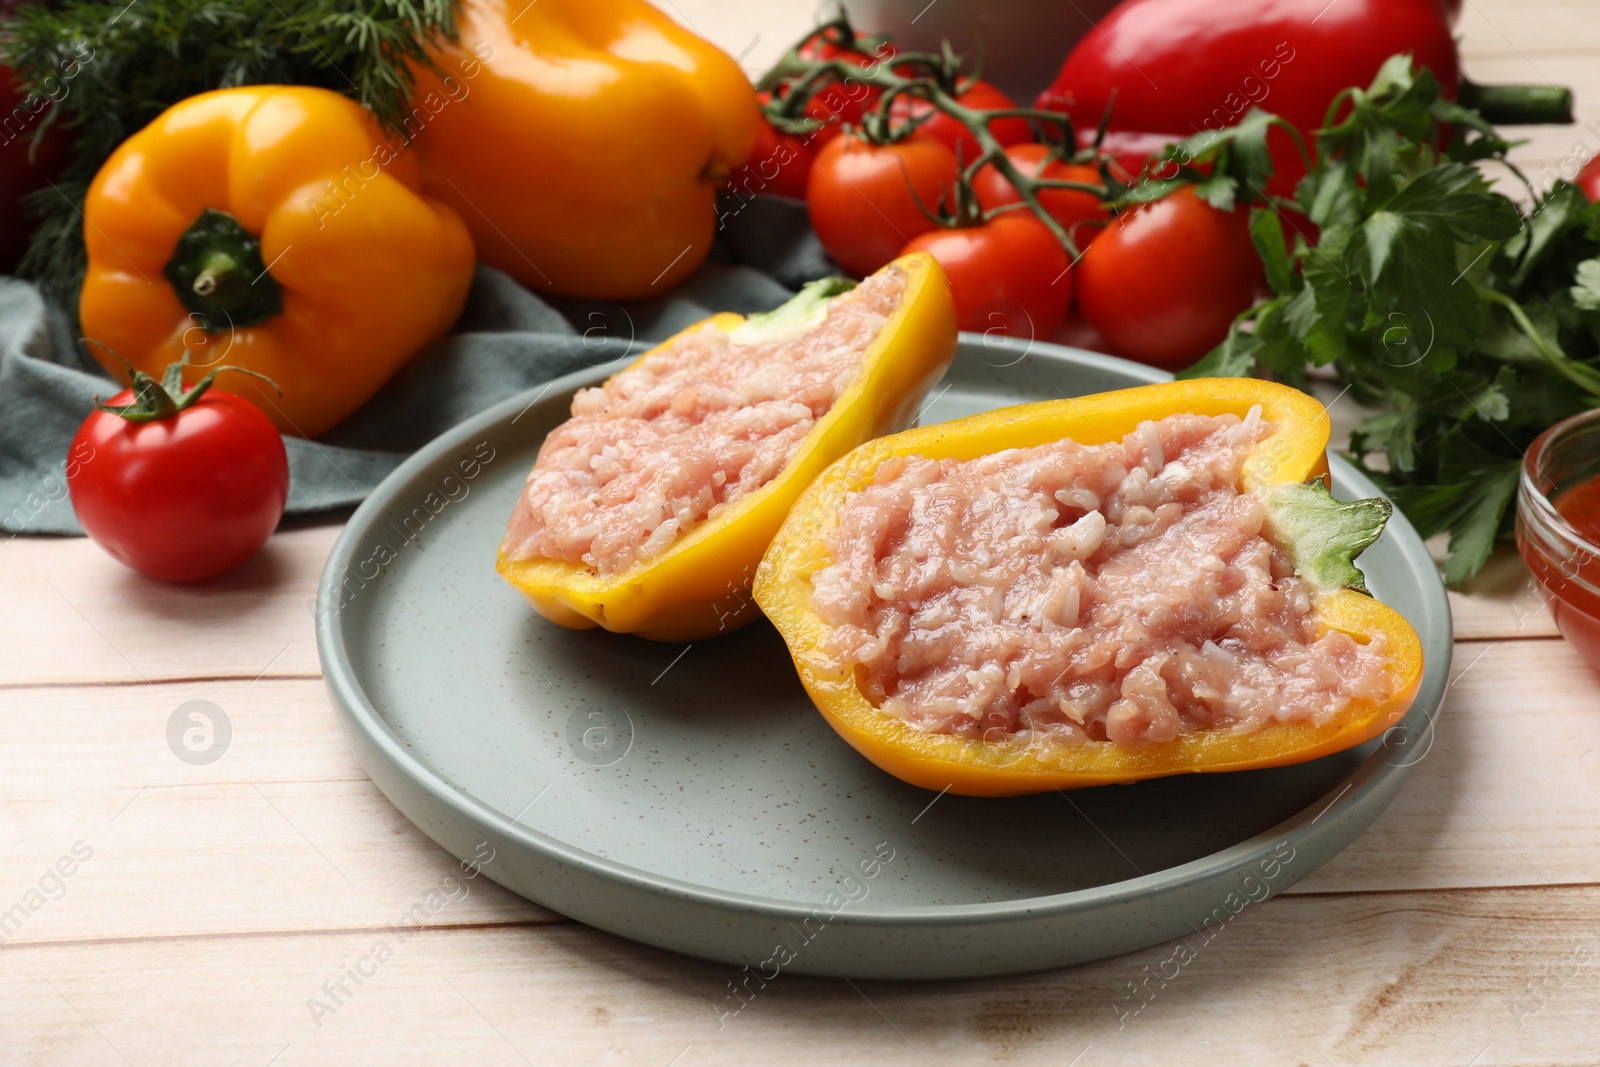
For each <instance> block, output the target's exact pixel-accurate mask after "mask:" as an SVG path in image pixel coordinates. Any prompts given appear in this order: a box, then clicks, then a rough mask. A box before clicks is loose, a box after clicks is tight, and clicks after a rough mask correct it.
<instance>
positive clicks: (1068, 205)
mask: <svg viewBox="0 0 1600 1067" xmlns="http://www.w3.org/2000/svg"><path fill="white" fill-rule="evenodd" d="M1006 158H1008V159H1010V160H1011V162H1012V163H1013V164H1015V165H1016V168H1017V169H1018V170H1020V171H1022V173H1023V174H1026V175H1028V176H1029V177H1033V178H1045V179H1049V180H1052V181H1072V182H1086V183H1087V184H1090V185H1100V184H1102V181H1101V178H1100V171H1099V170H1097V169H1096V168H1094V167H1091V166H1088V165H1087V164H1081V163H1066V162H1063V161H1062V160H1059V159H1054V160H1050V162H1048V163H1047V162H1045V161H1046V160H1047V159H1049V158H1050V149H1048V148H1046V147H1045V146H1044V145H1042V144H1019V145H1012V146H1011V147H1010V148H1007V149H1006ZM1041 167H1042V168H1043V169H1041ZM972 189H973V192H975V193H977V194H978V203H979V204H980V205H982V207H983V210H985V211H993V210H994V209H995V208H997V207H1004V206H1005V205H1006V204H1018V203H1021V202H1022V197H1020V196H1018V195H1017V191H1016V190H1015V189H1013V188H1012V187H1011V183H1010V182H1008V181H1006V179H1005V177H1004V176H1003V175H1002V174H1001V173H1000V172H999V171H998V170H996V169H995V167H994V165H993V164H990V165H989V166H987V167H984V168H983V169H982V170H980V171H978V173H977V174H976V175H975V176H974V177H973V179H972ZM1039 204H1040V206H1041V207H1043V208H1044V209H1045V211H1047V212H1049V214H1050V217H1051V218H1053V219H1055V220H1056V221H1057V222H1059V223H1061V225H1062V226H1064V227H1066V229H1067V231H1068V232H1069V233H1071V232H1072V227H1073V226H1074V225H1075V224H1077V223H1079V222H1084V221H1087V220H1090V219H1108V218H1110V217H1111V212H1110V211H1109V210H1108V209H1107V208H1104V207H1102V206H1101V205H1100V200H1099V198H1098V197H1096V196H1095V195H1094V194H1093V193H1083V192H1079V191H1078V190H1076V189H1044V190H1041V191H1040V193H1039ZM1099 229H1100V228H1099V227H1098V226H1081V227H1079V228H1078V230H1077V232H1076V233H1075V234H1074V235H1073V239H1074V240H1075V241H1077V242H1078V247H1079V248H1083V247H1085V246H1086V245H1087V244H1088V243H1089V242H1090V241H1092V240H1094V238H1095V235H1096V234H1097V233H1098V232H1099Z"/></svg>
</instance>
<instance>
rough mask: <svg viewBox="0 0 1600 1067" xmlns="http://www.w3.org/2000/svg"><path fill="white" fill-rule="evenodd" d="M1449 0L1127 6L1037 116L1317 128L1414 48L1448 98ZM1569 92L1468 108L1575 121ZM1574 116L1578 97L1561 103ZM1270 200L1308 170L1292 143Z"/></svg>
mask: <svg viewBox="0 0 1600 1067" xmlns="http://www.w3.org/2000/svg"><path fill="white" fill-rule="evenodd" d="M1451 8H1452V4H1451V2H1450V0H1335V2H1334V3H1329V2H1328V0H1125V2H1124V3H1122V4H1121V5H1119V6H1118V7H1116V8H1115V9H1113V10H1112V11H1111V13H1110V14H1108V15H1107V16H1106V17H1105V18H1104V19H1103V20H1102V21H1101V22H1100V24H1099V26H1098V27H1097V29H1096V32H1094V33H1090V34H1087V35H1086V36H1085V37H1084V38H1083V39H1082V40H1081V41H1080V42H1079V43H1078V45H1077V47H1076V48H1074V49H1073V50H1072V52H1071V54H1069V55H1068V56H1067V59H1066V62H1065V63H1064V64H1063V65H1062V67H1061V73H1060V74H1058V75H1057V76H1056V80H1055V83H1054V84H1053V85H1051V86H1050V88H1048V89H1046V90H1045V91H1044V92H1043V93H1041V94H1040V96H1039V101H1038V104H1039V106H1040V107H1041V108H1048V109H1051V110H1056V111H1065V112H1067V113H1068V114H1070V115H1071V116H1072V119H1073V122H1074V123H1075V124H1076V125H1077V126H1078V127H1079V129H1080V130H1092V129H1094V127H1095V125H1096V124H1097V123H1098V122H1100V120H1101V118H1102V116H1103V115H1104V114H1105V112H1106V109H1107V107H1108V106H1110V105H1112V101H1113V98H1112V94H1113V92H1114V93H1115V94H1116V95H1115V104H1114V106H1112V107H1111V126H1110V128H1111V130H1112V131H1115V132H1117V133H1119V134H1122V135H1124V136H1125V137H1126V136H1130V135H1135V134H1164V135H1166V137H1167V139H1169V140H1173V141H1177V140H1182V139H1183V138H1186V137H1190V136H1193V135H1194V134H1196V133H1198V132H1200V131H1202V130H1205V129H1221V128H1222V127H1225V126H1231V125H1233V124H1234V123H1235V122H1237V121H1238V120H1239V119H1240V118H1241V117H1243V115H1244V114H1245V112H1247V111H1248V110H1249V109H1250V108H1251V107H1260V108H1261V109H1263V110H1265V111H1271V112H1274V113H1276V114H1278V115H1280V116H1282V117H1283V118H1284V119H1287V120H1288V121H1289V122H1290V123H1292V124H1293V125H1294V126H1295V127H1296V128H1297V129H1299V130H1300V131H1301V132H1302V134H1309V133H1310V132H1311V131H1313V130H1315V129H1317V128H1318V127H1320V126H1321V125H1322V123H1323V120H1324V118H1325V117H1326V114H1327V109H1328V105H1329V104H1330V103H1332V101H1333V99H1334V97H1335V96H1337V95H1338V94H1339V93H1340V92H1341V91H1343V90H1344V89H1347V88H1349V87H1350V86H1352V85H1366V84H1368V83H1369V82H1371V80H1372V79H1373V77H1374V76H1375V75H1376V74H1377V73H1378V68H1379V67H1380V66H1382V65H1383V62H1384V60H1386V59H1388V58H1389V57H1390V56H1392V55H1394V54H1396V53H1399V52H1409V53H1410V54H1411V55H1412V57H1413V58H1414V59H1415V60H1416V62H1417V63H1418V64H1419V65H1420V66H1424V67H1427V68H1428V69H1429V70H1431V71H1432V72H1433V76H1434V77H1435V78H1437V79H1438V81H1439V83H1440V85H1441V86H1442V87H1443V89H1444V94H1445V95H1446V96H1447V97H1449V98H1451V99H1455V98H1456V97H1457V95H1458V93H1461V92H1462V81H1461V65H1460V60H1459V57H1458V56H1457V53H1456V43H1455V40H1454V38H1453V37H1452V35H1451V30H1450V22H1451V18H1452V11H1451ZM1563 92H1564V91H1562V90H1554V91H1552V90H1550V89H1548V88H1543V89H1535V88H1532V87H1529V88H1527V89H1520V88H1519V89H1510V88H1507V89H1496V90H1491V91H1488V92H1486V93H1480V94H1478V95H1477V96H1476V97H1474V98H1473V99H1472V100H1470V101H1464V102H1470V103H1472V104H1473V105H1474V106H1477V107H1479V108H1481V109H1482V110H1484V111H1485V114H1486V115H1487V116H1488V117H1489V118H1490V120H1491V121H1511V118H1510V112H1501V113H1500V114H1499V115H1496V114H1493V113H1491V111H1492V108H1491V105H1504V106H1506V107H1508V108H1510V109H1512V110H1513V111H1515V114H1516V121H1523V122H1526V121H1534V122H1539V121H1545V122H1557V121H1568V122H1570V121H1571V118H1570V114H1567V115H1565V117H1563V115H1562V112H1563ZM1564 99H1565V105H1564V106H1565V109H1566V110H1567V111H1568V112H1569V111H1570V95H1567V96H1565V98H1564ZM1270 144H1271V148H1272V159H1273V168H1274V175H1273V179H1272V182H1271V185H1270V187H1269V190H1268V191H1270V192H1274V193H1285V194H1286V193H1291V192H1292V191H1293V189H1294V185H1295V183H1296V182H1297V181H1299V179H1300V177H1301V176H1302V175H1303V174H1304V173H1305V169H1304V166H1303V165H1302V163H1301V161H1300V156H1299V152H1298V150H1297V149H1296V148H1295V146H1294V143H1293V139H1292V138H1291V137H1290V136H1289V135H1288V134H1287V133H1286V132H1284V131H1275V132H1274V135H1273V137H1272V140H1271V142H1270Z"/></svg>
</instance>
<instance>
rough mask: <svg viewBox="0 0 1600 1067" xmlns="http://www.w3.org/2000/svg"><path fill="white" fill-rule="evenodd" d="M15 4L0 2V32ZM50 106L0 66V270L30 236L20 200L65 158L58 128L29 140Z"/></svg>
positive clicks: (11, 267)
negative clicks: (20, 84) (44, 110)
mask: <svg viewBox="0 0 1600 1067" xmlns="http://www.w3.org/2000/svg"><path fill="white" fill-rule="evenodd" d="M17 3H18V0H0V34H3V33H4V32H5V29H4V23H5V20H6V19H7V18H8V17H10V15H11V12H12V9H13V8H15V7H16V6H17ZM52 104H53V101H51V100H49V99H47V98H42V97H40V96H33V97H30V96H29V95H28V94H26V93H24V92H22V90H21V89H19V88H18V87H17V85H16V83H15V82H14V81H13V80H12V73H11V68H10V67H8V66H5V65H4V64H0V274H10V273H12V272H13V271H15V270H16V269H17V261H18V260H20V259H21V258H22V253H23V252H24V251H26V250H27V247H28V238H29V237H31V236H32V235H33V229H34V220H32V219H30V218H29V217H28V216H27V213H26V212H25V211H24V210H23V207H22V198H23V197H24V196H26V195H28V194H29V193H31V192H33V191H34V190H35V189H42V188H44V186H45V184H46V183H47V181H49V180H53V179H54V178H55V177H56V176H57V175H58V174H60V173H61V168H62V166H63V164H64V163H65V162H66V160H65V155H64V153H63V151H62V134H61V133H60V131H59V130H56V129H52V130H50V131H49V132H47V133H46V134H45V136H44V137H43V138H42V139H41V140H40V142H39V143H38V145H37V146H35V145H34V143H33V141H34V134H35V132H36V130H37V126H38V123H39V120H40V118H42V117H43V116H42V111H43V109H44V108H46V107H50V106H52Z"/></svg>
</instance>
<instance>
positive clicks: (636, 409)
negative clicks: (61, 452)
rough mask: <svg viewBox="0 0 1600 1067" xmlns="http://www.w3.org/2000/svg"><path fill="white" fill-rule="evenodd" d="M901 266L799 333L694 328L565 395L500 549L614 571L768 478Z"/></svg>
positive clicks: (830, 392)
mask: <svg viewBox="0 0 1600 1067" xmlns="http://www.w3.org/2000/svg"><path fill="white" fill-rule="evenodd" d="M905 285H906V276H905V273H904V272H903V271H902V270H900V269H899V268H898V267H891V268H890V269H888V270H884V271H881V272H879V273H878V274H876V275H873V276H872V277H871V278H868V279H867V280H866V281H864V282H863V283H862V284H861V285H859V286H857V287H856V288H855V289H853V290H851V291H850V292H848V293H844V294H842V295H840V296H838V297H836V298H834V299H833V301H832V302H831V303H830V304H829V306H828V312H827V316H826V318H824V320H823V321H822V322H821V323H820V324H819V325H817V326H816V327H815V328H813V329H811V330H809V331H807V332H806V333H804V334H802V335H800V336H798V337H784V338H778V339H774V340H767V341H760V342H756V343H735V342H734V341H733V340H732V339H731V338H730V335H729V334H728V333H725V332H723V331H721V330H717V329H715V328H714V327H711V326H709V325H708V326H704V327H702V328H700V329H698V330H695V331H693V332H691V333H688V334H685V335H684V336H682V337H679V338H678V339H677V340H676V341H675V342H674V343H673V344H672V345H670V346H669V347H667V348H665V349H664V350H662V351H659V352H654V353H651V354H650V355H649V356H647V357H646V358H645V359H644V360H643V361H641V362H640V364H639V365H638V366H635V367H630V368H628V369H627V370H624V371H622V372H620V373H618V374H616V375H615V376H613V377H612V378H611V379H609V380H608V381H607V382H606V383H605V384H604V385H602V386H600V387H599V388H594V389H583V390H580V391H579V392H578V394H577V395H576V396H575V397H574V398H573V400H572V418H570V419H568V420H567V421H566V422H564V423H562V424H561V425H560V426H558V427H556V429H554V430H553V431H551V433H550V435H549V436H548V437H547V438H546V439H545V442H544V445H543V446H542V447H541V448H540V450H539V458H538V461H537V462H536V463H535V465H534V467H533V470H532V471H530V472H529V474H528V481H527V485H526V486H525V488H524V490H523V493H522V495H521V497H520V498H519V499H518V501H517V505H516V508H515V510H514V511H513V512H512V515H511V519H510V521H509V522H508V523H507V526H506V539H505V543H504V545H503V548H502V551H503V552H504V554H505V555H506V556H507V557H508V558H510V559H514V560H521V559H531V558H534V557H539V556H542V557H546V558H549V559H556V560H564V561H566V562H568V563H575V564H582V565H585V566H588V567H590V568H592V569H593V570H595V571H597V572H598V573H600V574H603V575H611V574H617V573H620V572H622V571H625V570H627V569H628V568H629V567H631V566H633V565H634V564H636V563H639V562H641V561H644V560H648V559H651V558H653V557H655V556H658V555H660V554H661V553H663V552H665V551H666V550H667V549H668V548H669V547H670V546H671V545H672V544H673V542H674V541H676V540H677V539H678V537H679V536H681V535H682V534H683V533H685V532H687V531H688V530H690V529H692V528H693V527H695V526H696V525H698V524H699V523H701V522H704V521H706V520H707V519H713V518H715V517H716V516H717V515H718V513H720V512H721V511H723V510H724V509H726V508H727V507H728V506H729V505H731V504H732V503H734V502H735V501H737V500H739V499H740V498H741V497H744V496H747V495H749V494H750V493H753V492H755V491H756V490H758V489H760V488H761V487H762V486H764V485H766V484H767V483H768V482H770V481H772V479H773V478H775V477H776V476H777V475H778V474H779V473H780V472H781V471H782V470H783V468H784V466H785V465H787V463H788V462H789V457H790V456H791V455H792V454H793V453H794V451H795V449H796V448H798V447H799V445H800V443H801V442H802V441H803V440H804V439H805V437H806V435H807V434H809V433H810V432H811V429H812V427H814V426H815V425H816V423H817V421H818V420H819V419H821V418H822V417H823V416H824V415H826V414H827V413H828V411H829V410H830V409H831V408H832V407H833V405H834V404H835V403H836V402H837V401H838V399H839V397H840V395H842V394H843V393H844V391H845V389H847V388H848V387H849V385H850V383H851V382H853V381H854V380H855V378H856V376H857V375H858V374H859V373H860V370H861V364H862V357H863V356H864V355H865V354H866V351H867V349H868V347H870V346H871V344H872V342H873V341H874V340H875V339H876V338H877V336H878V334H879V333H880V332H881V331H882V329H883V326H884V324H885V323H886V322H887V321H888V319H889V316H890V315H892V314H893V313H894V311H895V309H896V308H897V307H898V306H899V304H900V299H901V297H902V295H903V294H904V292H905Z"/></svg>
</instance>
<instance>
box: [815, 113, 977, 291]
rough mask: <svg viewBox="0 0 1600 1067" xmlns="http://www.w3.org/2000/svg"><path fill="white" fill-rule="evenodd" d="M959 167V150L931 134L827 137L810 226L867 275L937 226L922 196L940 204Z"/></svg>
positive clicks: (843, 262) (833, 252) (831, 251)
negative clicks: (890, 140) (878, 139)
mask: <svg viewBox="0 0 1600 1067" xmlns="http://www.w3.org/2000/svg"><path fill="white" fill-rule="evenodd" d="M959 169H960V168H959V167H958V166H957V165H956V157H955V155H954V153H952V152H951V151H950V149H948V148H946V147H945V146H944V144H943V143H942V142H939V141H936V140H934V139H933V138H931V137H924V136H922V135H921V134H913V135H912V136H911V137H909V138H907V139H906V140H904V141H898V142H896V143H894V144H886V145H877V144H873V143H871V142H870V141H867V140H865V139H864V138H862V137H861V136H860V135H858V134H856V133H854V132H851V133H848V134H846V135H845V136H843V137H839V138H836V139H834V140H832V141H829V142H828V143H827V144H826V145H824V146H823V148H822V150H821V151H820V152H818V153H817V161H816V163H815V164H813V165H812V167H811V180H810V182H809V183H807V185H806V207H807V209H808V210H809V212H810V215H811V228H812V229H814V230H816V231H817V237H818V238H819V239H821V241H822V247H823V248H825V249H827V251H828V255H830V256H832V257H833V261H834V262H835V263H837V264H839V266H841V267H843V268H844V269H845V270H847V271H849V272H850V273H852V274H856V275H860V276H863V277H865V276H866V275H868V274H871V273H872V272H873V271H875V270H877V269H878V268H879V267H881V266H883V265H884V264H885V263H888V262H889V261H890V260H891V259H893V258H895V256H897V255H898V254H899V253H900V249H902V248H904V247H905V243H906V242H907V241H909V240H911V238H913V237H915V236H917V235H918V234H921V233H927V232H928V231H929V230H931V229H933V228H934V226H935V223H934V221H933V220H932V219H930V218H928V216H926V215H924V214H923V211H922V207H919V206H918V204H917V201H918V200H919V199H920V200H921V202H922V206H923V207H926V208H927V210H929V211H933V210H934V209H935V208H936V207H937V206H938V204H939V203H940V201H941V200H943V199H944V198H945V196H946V195H947V194H948V193H949V191H950V189H951V188H952V187H954V185H955V183H956V179H957V177H958V172H959ZM913 193H915V196H913Z"/></svg>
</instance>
